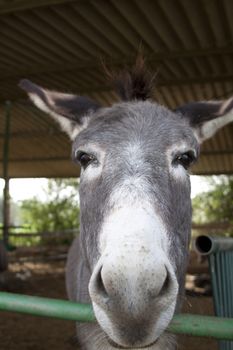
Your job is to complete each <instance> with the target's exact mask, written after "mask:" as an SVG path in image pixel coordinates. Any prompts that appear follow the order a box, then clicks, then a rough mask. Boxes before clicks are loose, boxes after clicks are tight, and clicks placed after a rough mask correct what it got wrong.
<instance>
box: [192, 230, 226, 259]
mask: <svg viewBox="0 0 233 350" xmlns="http://www.w3.org/2000/svg"><path fill="white" fill-rule="evenodd" d="M195 248H196V250H197V252H198V253H199V254H201V255H210V254H213V253H217V252H219V251H221V252H222V251H233V238H231V237H211V236H208V235H201V236H198V237H197V238H196V240H195Z"/></svg>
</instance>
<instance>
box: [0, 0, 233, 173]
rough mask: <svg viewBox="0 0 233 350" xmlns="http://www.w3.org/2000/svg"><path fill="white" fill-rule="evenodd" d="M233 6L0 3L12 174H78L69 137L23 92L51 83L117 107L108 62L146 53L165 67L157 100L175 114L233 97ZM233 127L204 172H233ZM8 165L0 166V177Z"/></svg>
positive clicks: (0, 96) (164, 0)
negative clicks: (25, 86) (105, 69)
mask: <svg viewBox="0 0 233 350" xmlns="http://www.w3.org/2000/svg"><path fill="white" fill-rule="evenodd" d="M232 15H233V2H232V1H231V0H222V1H219V0H211V1H209V0H196V1H191V0H190V1H189V0H176V1H173V0H154V1H153V0H144V1H141V0H111V1H106V0H96V1H94V0H93V1H87V0H85V1H81V0H76V1H68V0H67V1H62V0H60V1H59V0H57V1H56V0H41V1H39V0H34V1H32V0H30V1H29V0H28V1H26V0H12V1H10V2H9V1H4V0H0V43H1V48H0V50H1V52H0V76H1V84H0V103H1V108H0V147H1V149H2V144H3V137H4V135H3V134H4V102H5V101H6V100H10V101H12V103H13V107H12V129H11V140H10V169H9V170H10V176H13V177H15V176H66V175H67V176H71V175H76V174H78V172H79V171H78V169H77V168H76V167H75V166H74V165H72V164H71V163H70V161H69V157H70V145H69V141H68V139H67V138H66V136H65V135H64V134H62V133H61V132H60V131H59V130H58V129H57V127H56V126H55V125H54V124H53V122H52V121H50V120H49V119H48V118H46V117H45V116H44V115H43V114H42V113H40V112H39V111H37V110H36V109H34V108H32V107H31V106H30V105H29V104H28V103H27V102H26V100H25V95H24V94H23V92H21V91H20V90H19V88H18V87H17V84H18V81H19V80H20V79H21V78H25V77H26V78H29V79H31V80H32V81H34V82H36V83H38V84H41V85H42V86H44V87H47V88H51V89H57V90H60V91H72V92H74V93H78V94H85V95H89V96H90V97H92V98H95V99H96V100H98V101H100V102H101V103H102V104H103V105H109V104H111V103H112V102H114V101H117V97H116V94H115V93H114V92H113V91H112V90H111V88H110V87H109V86H108V84H107V82H106V80H105V79H104V76H103V74H102V69H101V64H100V61H101V59H102V58H103V59H104V60H105V61H106V62H107V63H108V64H109V65H110V66H113V67H120V66H123V65H125V64H130V63H132V62H133V61H134V60H135V55H136V53H137V51H138V49H139V48H140V47H142V48H143V51H144V54H145V56H146V59H147V61H148V64H149V65H150V67H151V70H154V71H158V79H157V89H156V92H155V99H156V100H157V101H159V102H160V103H162V104H164V105H166V106H168V107H169V108H174V107H176V106H177V105H180V104H183V103H184V102H187V101H193V100H205V99H219V98H220V99H221V98H225V97H228V96H230V95H233V22H232ZM232 136H233V126H232V125H230V126H228V127H226V128H225V129H224V130H222V131H221V132H219V133H218V134H217V135H216V137H215V138H214V139H213V140H210V141H208V142H206V143H205V144H204V145H203V149H202V157H201V161H200V162H199V163H198V165H197V166H196V167H195V168H194V172H195V173H198V174H204V173H208V174H211V173H232V172H233V137H232ZM1 172H2V169H1V167H0V173H1Z"/></svg>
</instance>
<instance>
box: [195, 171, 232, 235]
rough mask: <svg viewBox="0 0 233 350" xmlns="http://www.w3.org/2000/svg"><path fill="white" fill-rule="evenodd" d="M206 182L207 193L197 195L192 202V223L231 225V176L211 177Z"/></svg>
mask: <svg viewBox="0 0 233 350" xmlns="http://www.w3.org/2000/svg"><path fill="white" fill-rule="evenodd" d="M206 182H207V185H208V187H209V190H208V192H204V193H202V194H199V195H197V196H196V197H195V198H194V199H193V202H192V204H193V222H195V223H198V224H205V223H213V222H215V223H230V224H233V176H225V175H221V176H213V177H209V178H207V179H206ZM228 233H230V234H232V233H233V232H228Z"/></svg>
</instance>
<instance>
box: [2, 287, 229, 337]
mask: <svg viewBox="0 0 233 350" xmlns="http://www.w3.org/2000/svg"><path fill="white" fill-rule="evenodd" d="M0 310H4V311H13V312H20V313H25V314H32V315H34V316H43V317H53V318H59V319H65V320H72V321H79V322H93V321H94V320H95V318H94V313H93V310H92V308H91V306H90V305H87V304H79V303H74V302H70V301H66V300H56V299H48V298H41V297H32V296H25V295H18V294H13V293H4V292H0ZM167 330H168V331H169V332H171V333H179V334H189V335H192V336H199V337H213V338H215V339H228V340H229V339H233V319H228V318H219V317H210V316H200V315H190V314H181V315H176V316H174V318H173V320H172V322H171V323H170V325H169V327H168V329H167Z"/></svg>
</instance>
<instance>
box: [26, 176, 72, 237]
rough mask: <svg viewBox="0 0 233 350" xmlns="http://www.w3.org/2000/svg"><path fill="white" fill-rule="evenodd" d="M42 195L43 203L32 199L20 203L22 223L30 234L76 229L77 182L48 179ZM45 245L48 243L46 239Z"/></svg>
mask: <svg viewBox="0 0 233 350" xmlns="http://www.w3.org/2000/svg"><path fill="white" fill-rule="evenodd" d="M44 194H45V198H46V199H45V200H44V201H41V200H39V199H37V198H35V197H34V198H32V199H28V200H24V201H22V202H21V206H20V209H21V218H22V222H23V223H24V225H27V226H29V227H30V232H60V231H65V230H67V229H78V228H79V200H78V180H77V179H50V180H48V184H47V187H46V188H45V189H44ZM43 242H44V240H43ZM53 242H54V240H53ZM35 243H36V242H35ZM46 243H49V242H48V239H47V242H46Z"/></svg>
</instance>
